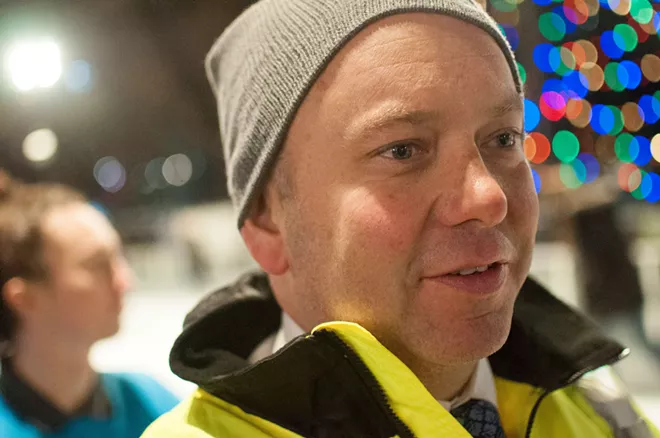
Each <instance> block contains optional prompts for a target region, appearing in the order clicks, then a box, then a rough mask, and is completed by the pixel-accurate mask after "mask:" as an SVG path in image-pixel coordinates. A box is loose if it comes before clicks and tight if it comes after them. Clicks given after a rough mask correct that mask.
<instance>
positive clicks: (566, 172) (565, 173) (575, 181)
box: [559, 160, 586, 189]
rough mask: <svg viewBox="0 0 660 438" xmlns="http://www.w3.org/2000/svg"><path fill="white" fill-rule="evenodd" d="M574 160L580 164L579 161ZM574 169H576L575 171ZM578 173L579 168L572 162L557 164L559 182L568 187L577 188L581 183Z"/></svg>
mask: <svg viewBox="0 0 660 438" xmlns="http://www.w3.org/2000/svg"><path fill="white" fill-rule="evenodd" d="M576 161H577V162H578V163H580V164H582V163H581V162H580V161H578V160H576ZM582 166H584V164H582ZM576 169H577V170H578V171H576ZM578 173H579V168H578V167H577V166H574V165H573V163H561V166H559V179H561V182H562V183H564V185H565V186H566V187H568V188H569V189H577V188H578V187H580V186H581V185H582V181H580V177H579V175H578ZM585 175H586V170H585Z"/></svg>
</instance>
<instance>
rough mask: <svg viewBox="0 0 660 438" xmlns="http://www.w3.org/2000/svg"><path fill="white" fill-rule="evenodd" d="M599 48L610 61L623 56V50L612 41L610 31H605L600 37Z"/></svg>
mask: <svg viewBox="0 0 660 438" xmlns="http://www.w3.org/2000/svg"><path fill="white" fill-rule="evenodd" d="M600 47H601V48H602V49H603V53H605V54H606V55H607V56H609V57H610V58H612V59H619V58H621V57H622V56H623V49H621V48H620V47H619V46H617V44H616V42H615V41H614V32H612V31H611V30H606V31H605V32H603V34H602V35H601V36H600Z"/></svg>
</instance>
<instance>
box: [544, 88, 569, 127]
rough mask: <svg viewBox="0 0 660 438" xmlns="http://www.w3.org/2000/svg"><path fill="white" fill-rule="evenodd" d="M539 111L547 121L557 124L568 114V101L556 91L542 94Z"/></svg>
mask: <svg viewBox="0 0 660 438" xmlns="http://www.w3.org/2000/svg"><path fill="white" fill-rule="evenodd" d="M539 109H540V110H541V114H543V117H545V118H546V119H548V120H550V121H552V122H556V121H558V120H560V119H561V118H562V117H564V114H565V113H566V100H565V99H564V97H563V96H562V95H561V94H559V93H557V92H556V91H546V92H544V93H543V94H541V100H540V101H539Z"/></svg>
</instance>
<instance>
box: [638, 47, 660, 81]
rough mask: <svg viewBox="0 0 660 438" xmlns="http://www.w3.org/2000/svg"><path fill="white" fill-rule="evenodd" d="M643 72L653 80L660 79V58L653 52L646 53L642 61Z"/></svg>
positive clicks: (647, 77)
mask: <svg viewBox="0 0 660 438" xmlns="http://www.w3.org/2000/svg"><path fill="white" fill-rule="evenodd" d="M641 66H642V73H643V74H644V77H645V78H646V79H648V80H649V81H651V82H658V81H659V80H660V58H658V57H657V56H656V55H654V54H652V53H647V54H646V55H644V57H643V58H642V61H641Z"/></svg>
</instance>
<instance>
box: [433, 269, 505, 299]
mask: <svg viewBox="0 0 660 438" xmlns="http://www.w3.org/2000/svg"><path fill="white" fill-rule="evenodd" d="M467 269H469V268H465V269H463V270H464V271H465V270H467ZM452 272H454V271H452ZM452 272H448V273H446V274H441V275H438V276H434V277H425V278H424V280H425V281H429V282H432V283H440V284H443V285H445V286H449V287H451V288H452V289H458V290H463V291H466V292H469V293H474V294H477V295H490V294H494V293H496V292H497V291H499V290H500V289H501V288H502V286H503V285H504V283H505V281H506V279H507V277H508V274H509V264H508V263H499V262H494V263H491V264H489V265H488V268H487V269H486V270H484V271H483V272H479V271H475V272H473V273H471V274H467V275H461V274H454V273H452Z"/></svg>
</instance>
